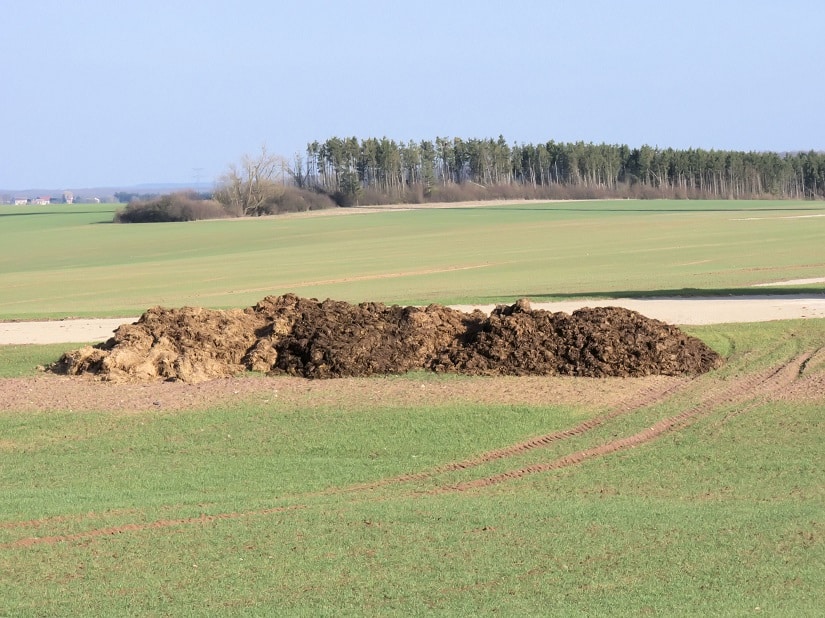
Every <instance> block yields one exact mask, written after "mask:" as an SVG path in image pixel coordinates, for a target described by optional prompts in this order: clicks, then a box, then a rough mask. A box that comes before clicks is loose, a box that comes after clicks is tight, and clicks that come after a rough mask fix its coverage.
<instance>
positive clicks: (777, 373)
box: [428, 352, 813, 494]
mask: <svg viewBox="0 0 825 618" xmlns="http://www.w3.org/2000/svg"><path fill="white" fill-rule="evenodd" d="M812 356H813V353H812V352H807V353H804V354H802V355H800V356H797V357H796V358H794V359H792V360H791V361H789V362H787V363H784V364H782V365H781V366H780V367H778V368H774V369H770V370H767V371H764V372H760V373H757V374H752V375H750V376H747V377H745V378H743V379H742V380H738V381H736V382H735V383H733V384H731V385H730V387H729V388H727V389H725V390H724V391H723V392H722V393H720V394H715V395H712V396H710V397H707V398H705V399H704V400H703V401H702V402H700V403H699V404H698V405H696V406H694V407H692V408H690V409H688V410H685V411H684V412H682V413H680V414H677V415H675V416H671V417H669V418H665V419H662V420H660V421H659V422H657V423H655V424H654V425H652V426H651V427H648V428H647V429H644V430H642V431H640V432H638V433H635V434H633V435H631V436H627V437H625V438H619V439H618V440H612V441H610V442H607V443H604V444H600V445H598V446H594V447H592V448H589V449H584V450H581V451H578V452H576V453H572V454H570V455H565V456H564V457H560V458H558V459H556V460H554V461H551V462H548V463H540V464H534V465H531V466H526V467H524V468H519V469H517V470H510V471H507V472H502V473H500V474H496V475H493V476H488V477H486V478H480V479H474V480H470V481H465V482H462V483H457V484H454V485H449V486H444V487H439V488H437V489H434V490H432V491H430V492H428V493H430V494H440V493H450V492H461V491H467V490H471V489H478V488H483V487H489V486H491V485H497V484H499V483H504V482H506V481H511V480H516V479H520V478H523V477H525V476H528V475H531V474H537V473H541V472H549V471H551V470H559V469H561V468H567V467H569V466H574V465H577V464H580V463H582V462H584V461H586V460H588V459H592V458H595V457H602V456H604V455H609V454H612V453H616V452H618V451H623V450H626V449H630V448H635V447H636V446H640V445H642V444H645V443H647V442H650V441H652V440H654V439H656V438H658V437H660V436H662V435H664V434H665V433H668V432H670V431H673V430H676V429H680V428H684V427H687V426H688V425H689V424H691V423H693V422H694V421H696V420H698V419H699V418H701V417H702V416H706V415H708V414H710V413H712V412H713V411H714V410H715V409H717V408H718V407H720V406H727V405H732V404H736V403H740V402H742V403H744V402H747V401H749V400H752V399H754V398H760V397H764V396H766V395H770V394H771V393H775V392H777V391H781V390H782V389H784V388H787V387H788V386H789V385H790V384H791V383H793V381H794V380H795V379H797V378H798V376H799V374H800V371H801V370H802V368H803V367H804V366H805V364H806V363H807V362H808V361H809V360H810V358H811V357H812ZM750 407H752V404H751V405H750V406H748V408H750Z"/></svg>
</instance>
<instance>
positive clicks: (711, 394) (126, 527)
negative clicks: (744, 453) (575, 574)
mask: <svg viewBox="0 0 825 618" xmlns="http://www.w3.org/2000/svg"><path fill="white" fill-rule="evenodd" d="M823 350H825V349H824V348H819V349H817V350H814V351H808V352H805V353H803V354H800V355H798V356H796V357H794V358H792V359H791V360H789V361H786V362H784V363H782V364H780V365H779V366H778V367H777V366H775V367H771V368H769V369H766V370H764V371H761V372H757V373H753V374H749V375H746V376H744V377H742V378H740V379H735V380H733V381H720V382H718V383H716V384H714V385H713V386H711V387H710V388H709V389H707V390H706V391H705V392H704V394H703V395H702V397H701V400H700V401H699V403H697V404H695V405H693V406H691V407H690V408H689V409H687V410H685V411H683V412H681V413H679V414H677V415H674V416H671V417H668V418H664V419H662V420H660V421H658V422H656V423H655V424H653V425H652V426H650V427H648V428H646V429H644V430H642V431H640V432H637V433H635V434H633V435H630V436H626V437H624V438H619V439H616V440H612V441H610V442H606V443H603V444H599V445H597V446H594V447H591V448H588V449H583V450H580V451H577V452H575V453H571V454H569V455H565V456H563V457H559V458H557V459H555V460H553V461H550V462H547V463H538V464H534V465H529V466H525V467H522V468H518V469H514V470H510V471H506V472H502V473H499V474H495V475H491V476H484V477H479V478H476V479H471V480H468V481H464V482H461V483H456V484H451V485H443V486H440V487H436V488H434V489H431V490H429V491H420V490H419V491H413V492H410V493H409V494H408V495H411V496H422V495H436V494H445V493H454V492H464V491H469V490H476V489H483V488H486V487H490V486H493V485H497V484H500V483H505V482H508V481H512V480H517V479H521V478H524V477H526V476H529V475H533V474H538V473H544V472H550V471H553V470H559V469H562V468H567V467H571V466H575V465H578V464H580V463H582V462H584V461H587V460H589V459H594V458H598V457H603V456H605V455H610V454H612V453H616V452H620V451H624V450H628V449H631V448H635V447H637V446H640V445H643V444H646V443H648V442H651V441H653V440H655V439H657V438H659V437H661V436H663V435H665V434H667V433H670V432H673V431H676V430H679V429H684V428H685V427H688V426H689V425H691V424H692V423H694V422H696V421H697V420H699V419H700V418H702V417H705V416H708V415H710V414H711V413H713V412H714V411H715V410H718V409H720V408H725V407H730V406H736V405H741V406H742V407H740V408H738V409H736V410H734V411H733V412H732V413H731V414H729V415H728V416H726V417H725V419H723V422H724V420H726V419H727V418H729V417H730V416H733V415H738V414H742V413H744V412H746V411H748V410H750V409H752V408H753V407H755V406H756V405H758V404H759V403H760V402H761V401H762V400H763V399H765V398H766V397H770V396H773V395H776V394H777V393H781V392H782V391H783V390H785V389H787V388H788V387H789V386H790V385H791V384H793V383H794V381H795V380H797V379H799V378H800V377H801V376H802V374H804V372H805V370H806V367H807V366H808V364H809V363H811V361H812V360H816V361H817V362H819V361H821V360H822V358H821V357H822V356H823V354H825V352H823ZM694 383H695V380H694V381H686V382H682V383H677V384H673V383H667V384H664V385H662V384H656V385H654V386H652V387H650V388H649V389H646V390H644V391H642V392H641V393H639V394H637V395H636V396H634V397H631V398H629V399H628V400H627V401H625V402H623V403H620V404H618V405H617V406H616V407H615V408H613V409H612V410H611V411H609V412H608V413H606V414H603V415H601V416H598V417H596V418H593V419H590V420H588V421H585V422H583V423H580V424H579V425H576V426H575V427H572V428H569V429H564V430H561V431H557V432H552V433H548V434H545V435H542V436H538V437H535V438H531V439H529V440H526V441H523V442H519V443H516V444H513V445H510V446H506V447H503V448H501V449H496V450H492V451H488V452H486V453H482V454H480V455H478V456H476V457H472V458H469V459H465V460H462V461H458V462H454V463H449V464H445V465H443V466H439V467H437V468H434V469H432V470H429V471H423V472H420V473H414V474H408V475H401V476H397V477H392V478H388V479H382V480H379V481H376V482H374V483H365V484H357V485H352V486H349V487H342V488H332V489H329V490H324V491H319V492H312V493H307V494H300V495H297V496H295V498H296V499H297V500H300V499H301V498H304V499H308V498H313V497H314V498H318V497H324V496H331V495H342V494H346V495H351V496H352V498H353V500H354V501H359V500H369V499H371V498H370V497H369V494H371V493H372V492H373V491H374V490H377V489H380V488H384V487H392V486H395V485H403V484H406V483H411V482H418V481H423V480H427V479H431V478H435V477H437V476H438V475H441V474H446V473H450V472H457V471H462V470H468V469H472V468H475V467H479V466H482V465H484V464H487V463H490V462H493V461H497V460H505V459H507V458H510V457H514V456H517V455H521V454H524V453H527V452H530V451H533V450H536V449H540V448H542V447H545V446H548V445H551V444H555V443H557V442H559V441H562V440H565V439H569V438H574V437H579V436H582V435H584V434H586V433H587V432H589V431H592V430H593V429H596V428H598V427H601V426H603V425H604V424H606V423H607V422H608V421H610V420H613V419H616V418H618V417H621V416H624V415H628V414H632V413H633V412H635V411H639V410H642V409H644V408H648V407H650V406H652V405H656V404H659V403H662V402H664V401H666V400H667V399H669V398H670V397H672V396H674V395H678V394H679V393H682V392H684V391H686V390H688V387H689V386H690V385H693V384H694ZM375 497H376V496H373V498H375ZM309 506H310V505H309V504H307V503H298V502H296V503H293V504H290V505H284V506H278V507H273V508H269V509H261V510H254V511H247V512H232V513H219V514H214V515H206V514H204V515H201V516H198V517H190V518H179V519H162V520H156V521H150V522H136V523H126V524H120V525H115V526H109V527H105V528H95V529H91V530H87V531H84V532H77V533H73V534H66V535H49V536H42V537H36V536H35V537H31V536H29V537H24V538H20V539H17V540H13V541H9V542H6V543H4V544H2V545H0V548H2V549H15V548H27V547H31V546H35V545H40V544H55V543H70V542H77V541H86V540H91V539H95V538H101V537H108V536H116V535H119V534H124V533H130V532H142V531H146V530H158V529H163V528H170V527H179V526H188V525H203V524H206V523H212V522H217V521H222V520H234V519H240V518H248V517H256V516H267V515H272V514H276V513H284V512H288V511H292V510H299V509H305V508H309ZM82 519H84V517H83V516H80V517H72V516H56V517H54V518H49V519H45V520H30V521H21V522H7V523H4V524H2V525H1V526H0V529H6V530H9V529H15V528H37V527H41V526H44V525H48V524H52V523H59V522H62V521H75V522H76V521H78V520H82Z"/></svg>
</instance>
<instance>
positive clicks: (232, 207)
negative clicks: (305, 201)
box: [215, 146, 288, 216]
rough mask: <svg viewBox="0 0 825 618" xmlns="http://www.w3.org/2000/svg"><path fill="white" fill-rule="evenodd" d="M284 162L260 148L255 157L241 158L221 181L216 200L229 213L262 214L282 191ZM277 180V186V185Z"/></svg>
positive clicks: (264, 148)
mask: <svg viewBox="0 0 825 618" xmlns="http://www.w3.org/2000/svg"><path fill="white" fill-rule="evenodd" d="M285 169H288V164H287V162H286V161H285V160H284V159H283V157H280V156H278V155H274V154H271V153H269V152H268V151H267V149H266V146H261V152H260V154H259V155H258V156H257V157H254V158H253V157H251V156H249V155H244V157H243V158H242V159H241V163H240V165H235V164H232V165H230V166H229V171H227V173H226V174H224V175H223V176H221V178H220V188H219V189H218V191H217V192H216V195H215V197H216V198H217V199H218V201H220V202H221V203H222V204H224V206H225V207H226V208H227V209H228V210H229V211H230V212H234V213H236V214H239V215H244V216H258V215H261V214H263V213H264V212H265V208H264V206H265V205H266V204H267V202H269V201H271V200H273V199H275V198H277V197H278V196H279V195H280V194H281V193H283V191H284V170H285ZM279 177H280V182H279Z"/></svg>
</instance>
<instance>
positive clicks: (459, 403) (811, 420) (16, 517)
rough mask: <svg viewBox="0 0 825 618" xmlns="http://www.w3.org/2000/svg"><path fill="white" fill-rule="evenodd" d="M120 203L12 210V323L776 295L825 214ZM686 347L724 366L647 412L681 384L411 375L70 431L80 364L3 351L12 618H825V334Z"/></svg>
mask: <svg viewBox="0 0 825 618" xmlns="http://www.w3.org/2000/svg"><path fill="white" fill-rule="evenodd" d="M113 210H114V207H113V206H107V205H103V206H88V205H78V206H72V207H65V206H51V207H43V208H39V207H25V208H17V207H0V318H31V317H43V316H63V315H100V316H104V315H133V314H137V313H140V312H141V311H142V310H143V309H144V308H146V307H148V306H151V305H156V304H164V305H168V306H180V305H185V304H189V305H192V304H197V305H206V306H214V307H223V306H245V305H249V304H252V303H254V302H255V301H256V300H258V299H259V298H261V297H262V296H264V295H266V294H280V293H284V292H289V291H292V292H296V293H299V294H301V295H304V296H315V297H319V298H325V297H332V298H338V299H344V300H351V301H356V300H367V299H369V300H382V301H385V302H398V303H416V304H418V303H426V302H430V301H437V302H442V303H453V302H459V301H460V302H481V303H488V302H495V301H503V300H510V299H513V298H517V297H519V296H529V297H531V298H533V299H544V298H558V297H570V296H608V297H610V296H623V295H627V294H629V293H634V294H646V295H656V294H673V293H681V294H686V295H695V294H728V293H731V292H735V293H753V292H754V288H749V286H751V285H753V284H755V283H763V282H770V281H779V280H785V279H796V278H809V277H821V276H823V270H824V269H825V252H823V250H822V247H823V246H825V216H822V215H825V205H823V204H822V203H821V202H761V201H760V202H689V201H683V202H633V201H620V202H619V201H616V202H614V201H611V202H586V203H555V204H528V205H518V206H517V205H511V206H502V207H490V208H459V207H456V208H450V209H444V210H414V211H409V212H387V213H380V214H369V215H354V216H330V217H310V218H291V219H289V218H285V219H265V220H242V221H216V222H198V223H188V224H157V225H114V224H109V223H108V221H110V220H111V214H112V212H113ZM49 213H53V214H49ZM806 288H807V291H812V289H813V290H814V291H817V292H821V291H822V290H823V286H822V285H814V286H806ZM755 290H756V291H758V293H760V294H762V293H765V291H766V290H765V289H764V288H755ZM771 291H773V292H779V293H787V292H791V291H793V292H798V291H800V288H799V287H796V286H788V287H785V288H783V287H781V286H780V287H778V288H775V289H774V288H771ZM685 330H687V331H688V332H689V333H690V334H693V335H696V336H698V337H700V338H701V339H703V340H704V341H705V342H706V343H708V344H709V345H710V346H711V347H713V348H714V349H716V350H717V351H718V352H720V353H721V354H723V355H724V356H725V357H726V363H725V365H724V366H723V367H722V368H721V369H719V370H717V371H714V372H711V373H709V374H705V375H703V376H700V377H697V378H693V379H678V380H677V379H674V380H673V381H672V382H667V384H668V385H669V386H668V390H662V391H661V393H660V394H657V395H656V396H647V395H645V396H644V397H640V395H639V393H642V394H644V393H647V390H646V389H650V392H651V393H653V392H654V391H655V392H657V393H658V391H656V389H657V388H660V386H657V385H658V384H659V382H657V381H656V379H653V378H650V379H648V378H644V379H635V380H631V379H626V380H623V379H608V380H589V379H576V378H571V379H562V378H546V379H544V378H542V379H540V380H539V383H540V384H541V387H540V388H541V389H542V390H541V392H540V395H541V396H540V397H538V398H534V399H532V400H530V401H529V402H526V401H525V402H517V403H513V402H512V400H518V396H517V395H518V394H519V392H520V391H524V390H526V387H525V386H524V385H525V384H526V382H524V380H522V379H519V378H508V379H504V378H477V377H461V376H444V375H430V374H423V373H415V374H410V375H407V376H393V377H385V378H368V379H361V380H341V381H336V382H323V381H322V382H311V381H306V382H301V381H297V382H295V381H289V380H290V379H287V378H277V377H275V378H261V377H247V378H244V379H243V380H242V381H243V383H244V384H249V383H250V381H254V382H255V385H256V387H258V386H259V388H257V390H255V389H252V390H250V391H249V392H251V393H252V394H243V392H241V389H240V388H239V389H238V391H237V393H239V394H228V395H227V396H226V397H225V398H224V399H221V400H219V401H217V402H216V403H210V404H203V405H196V406H189V407H184V408H183V409H177V408H176V407H171V406H166V405H164V402H168V401H169V399H170V398H172V397H181V396H183V394H185V393H189V394H196V393H197V392H198V391H199V388H200V387H201V385H192V386H189V387H186V388H187V389H189V390H181V389H178V388H177V387H178V386H180V385H176V384H166V383H159V384H153V385H150V386H149V385H143V384H136V385H135V384H127V385H112V384H100V383H92V384H91V386H92V388H90V389H89V393H90V394H89V397H88V399H87V401H85V405H83V406H76V407H74V408H73V406H72V404H71V403H70V401H71V398H70V397H69V395H68V394H65V399H61V398H60V397H61V393H64V392H65V393H68V389H67V390H65V391H64V390H61V389H66V387H67V385H74V384H77V382H76V381H73V380H74V379H70V378H64V377H60V376H48V375H46V376H44V375H41V374H39V373H37V372H36V371H35V369H34V366H35V365H37V364H45V363H48V362H49V361H50V360H54V359H55V358H56V357H57V356H58V355H59V354H60V352H61V351H62V350H63V349H65V348H66V347H67V346H0V386H2V387H3V388H5V389H6V390H4V391H3V392H11V391H12V390H13V391H14V394H15V395H19V396H20V397H19V399H18V400H19V401H21V403H20V404H17V405H16V406H15V407H13V408H10V407H9V406H5V407H4V406H3V402H2V401H0V496H2V499H0V616H7V615H8V616H53V615H54V616H70V615H78V616H80V615H83V616H86V615H102V616H123V615H141V616H165V615H185V616H236V615H242V616H270V615H287V616H345V615H353V616H410V615H449V616H462V617H463V616H472V615H502V616H548V615H549V616H598V615H620V616H640V615H641V616H648V615H650V616H708V615H712V616H743V615H755V614H764V615H771V616H819V615H821V613H822V610H821V608H822V607H825V585H823V583H822V582H823V579H825V483H823V479H824V478H825V458H823V456H822V444H823V435H824V434H823V430H825V416H823V411H825V320H798V321H780V322H767V323H760V324H741V325H735V324H724V325H716V326H701V327H691V328H689V329H685ZM69 347H73V346H69ZM495 380H498V381H495ZM491 381H493V382H492V384H493V388H492V390H493V391H494V393H495V398H496V399H495V400H494V401H484V402H479V401H478V400H476V399H474V396H475V394H476V393H478V392H480V391H482V390H483V389H484V388H489V387H490V384H491ZM233 384H234V383H233ZM261 385H262V386H261ZM533 388H535V386H533ZM38 389H40V391H41V392H43V391H46V392H48V393H49V395H50V397H51V400H52V401H57V409H52V408H49V409H45V407H38V405H36V404H35V403H32V402H29V403H26V401H28V399H26V397H28V395H26V393H34V392H35V391H37V390H38ZM96 389H99V390H96ZM634 389H635V390H634ZM145 392H151V393H152V396H151V397H150V398H149V399H147V400H146V401H147V402H148V403H147V404H146V405H145V407H144V408H140V409H138V410H137V411H135V410H131V409H129V407H128V406H126V405H123V406H120V405H118V404H117V403H113V404H111V405H102V404H100V403H99V402H100V401H113V402H117V401H120V402H128V401H129V400H130V398H134V399H139V398H141V397H146V395H145V394H144V393H145ZM244 392H246V391H244ZM447 392H452V393H460V394H462V395H461V396H459V397H451V398H447V397H446V396H444V397H442V396H441V394H442V393H447ZM591 392H596V393H604V394H605V396H604V398H603V397H602V396H601V394H599V395H598V396H594V397H590V398H588V397H586V396H585V395H586V394H588V393H591ZM230 393H231V391H230ZM399 393H402V394H399ZM499 393H500V395H499ZM514 393H515V394H514ZM565 393H566V394H565ZM628 393H635V394H634V395H632V396H631V394H628ZM104 395H105V397H104ZM98 397H99V399H98ZM508 397H509V398H510V399H508ZM31 398H32V401H33V400H34V398H35V397H34V394H32V395H31ZM155 399H156V400H157V401H155ZM608 399H609V400H610V401H614V403H612V404H609V405H608V404H607V403H605V402H606V401H607V400H608ZM625 400H627V401H629V402H635V403H632V405H631V403H627V404H626V405H625V404H622V403H621V402H623V401H625ZM63 401H65V402H66V403H62V402H63ZM588 402H589V403H588ZM616 402H618V403H616ZM548 436H549V437H550V438H548ZM525 444H526V445H528V447H525V446H524V445H525Z"/></svg>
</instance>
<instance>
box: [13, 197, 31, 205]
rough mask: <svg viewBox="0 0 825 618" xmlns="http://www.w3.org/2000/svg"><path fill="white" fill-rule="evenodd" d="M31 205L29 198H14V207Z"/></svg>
mask: <svg viewBox="0 0 825 618" xmlns="http://www.w3.org/2000/svg"><path fill="white" fill-rule="evenodd" d="M28 203H29V198H27V197H16V198H14V205H15V206H25V205H26V204H28Z"/></svg>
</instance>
